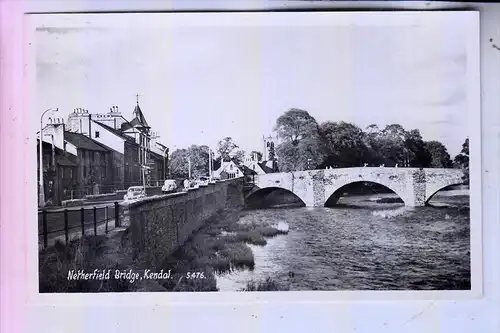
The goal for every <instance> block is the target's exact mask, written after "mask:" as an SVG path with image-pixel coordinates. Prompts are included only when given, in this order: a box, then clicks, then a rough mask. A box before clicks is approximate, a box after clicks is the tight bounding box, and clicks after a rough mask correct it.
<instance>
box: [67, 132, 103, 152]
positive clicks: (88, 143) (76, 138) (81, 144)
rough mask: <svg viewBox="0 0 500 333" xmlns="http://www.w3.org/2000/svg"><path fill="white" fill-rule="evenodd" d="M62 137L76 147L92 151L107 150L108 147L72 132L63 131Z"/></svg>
mask: <svg viewBox="0 0 500 333" xmlns="http://www.w3.org/2000/svg"><path fill="white" fill-rule="evenodd" d="M64 139H65V140H66V141H68V142H69V143H71V144H72V145H74V146H75V147H76V148H77V149H85V150H94V151H104V152H106V151H109V150H110V148H107V147H105V146H104V145H102V144H100V143H98V142H96V141H94V140H92V139H90V138H89V137H87V136H85V135H83V134H80V133H73V132H64Z"/></svg>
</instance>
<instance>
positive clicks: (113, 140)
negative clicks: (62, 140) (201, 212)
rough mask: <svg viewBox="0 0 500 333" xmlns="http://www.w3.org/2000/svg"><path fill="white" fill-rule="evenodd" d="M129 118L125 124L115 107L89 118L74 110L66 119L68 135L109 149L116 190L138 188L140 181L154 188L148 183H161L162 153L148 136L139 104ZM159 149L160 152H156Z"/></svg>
mask: <svg viewBox="0 0 500 333" xmlns="http://www.w3.org/2000/svg"><path fill="white" fill-rule="evenodd" d="M133 115H134V118H133V119H132V120H131V121H128V120H127V119H125V118H124V117H123V116H122V113H121V112H120V111H119V109H118V106H113V107H112V108H110V111H109V112H108V113H105V114H91V113H89V112H88V110H85V109H81V108H80V109H75V110H74V112H73V113H72V114H70V115H69V117H68V132H71V133H78V134H83V135H85V136H87V137H88V138H90V139H92V140H94V141H96V142H98V143H99V144H101V145H104V146H105V147H108V148H111V151H109V154H110V163H111V164H112V165H114V166H115V169H114V171H113V172H114V174H115V177H114V186H115V188H116V189H126V188H128V187H130V186H134V185H142V184H143V177H145V179H144V180H145V183H146V184H150V185H154V184H152V183H151V181H155V182H156V181H158V180H162V179H164V177H165V174H166V171H165V169H166V168H165V165H166V163H165V161H166V160H167V159H166V157H165V155H166V154H165V153H164V151H165V149H164V148H163V149H162V148H158V149H156V150H155V148H157V146H158V143H157V141H158V139H159V136H158V135H157V134H155V133H151V128H150V126H149V124H148V122H147V121H146V118H145V117H144V114H143V112H142V110H141V107H140V106H139V100H137V104H136V106H135V108H134V111H133ZM155 140H156V141H155ZM152 143H153V146H154V147H153V149H152ZM165 148H166V147H165ZM160 149H162V151H161V152H160V151H158V150H160ZM151 152H153V153H155V154H152V153H151Z"/></svg>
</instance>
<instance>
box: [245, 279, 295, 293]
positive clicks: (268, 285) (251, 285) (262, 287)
mask: <svg viewBox="0 0 500 333" xmlns="http://www.w3.org/2000/svg"><path fill="white" fill-rule="evenodd" d="M286 290H288V288H287V287H286V286H285V285H283V284H280V283H278V282H276V281H274V280H273V279H271V278H267V279H265V280H264V281H261V282H256V281H250V282H248V283H247V286H246V288H244V289H242V290H241V291H286Z"/></svg>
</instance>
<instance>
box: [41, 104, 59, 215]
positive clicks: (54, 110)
mask: <svg viewBox="0 0 500 333" xmlns="http://www.w3.org/2000/svg"><path fill="white" fill-rule="evenodd" d="M49 111H52V112H57V111H59V108H55V109H53V108H51V109H47V110H45V111H44V112H43V113H42V115H41V116H40V142H39V155H40V156H39V157H38V161H39V168H38V169H39V183H38V185H39V191H40V193H39V194H38V201H39V202H38V204H39V205H40V207H43V206H45V193H44V188H43V155H42V154H43V153H42V145H43V133H42V130H43V128H42V127H43V116H44V115H45V114H46V113H47V112H49Z"/></svg>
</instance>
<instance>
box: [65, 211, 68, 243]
mask: <svg viewBox="0 0 500 333" xmlns="http://www.w3.org/2000/svg"><path fill="white" fill-rule="evenodd" d="M64 239H65V240H66V245H68V240H69V232H68V210H67V209H65V210H64Z"/></svg>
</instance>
